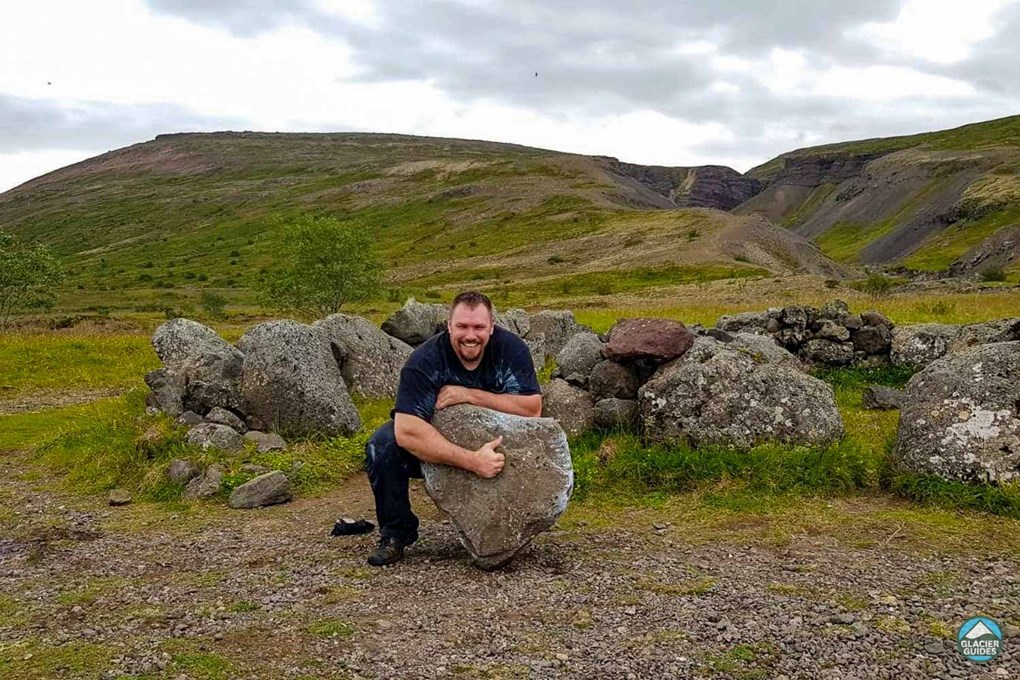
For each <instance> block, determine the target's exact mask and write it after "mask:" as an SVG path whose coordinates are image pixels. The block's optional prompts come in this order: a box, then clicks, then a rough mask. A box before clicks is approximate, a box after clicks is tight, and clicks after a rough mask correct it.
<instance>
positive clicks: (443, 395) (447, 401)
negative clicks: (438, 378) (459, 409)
mask: <svg viewBox="0 0 1020 680" xmlns="http://www.w3.org/2000/svg"><path fill="white" fill-rule="evenodd" d="M473 391H474V390H472V389H470V388H468V387H461V386H460V385H443V387H442V388H440V390H439V396H438V397H436V410H439V409H444V408H446V407H447V406H456V405H457V404H472V403H474V402H472V401H471V393H472V392H473Z"/></svg>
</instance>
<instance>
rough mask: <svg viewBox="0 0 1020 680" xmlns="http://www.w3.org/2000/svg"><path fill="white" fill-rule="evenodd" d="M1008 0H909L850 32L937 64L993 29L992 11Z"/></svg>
mask: <svg viewBox="0 0 1020 680" xmlns="http://www.w3.org/2000/svg"><path fill="white" fill-rule="evenodd" d="M1009 3H1010V0H966V2H961V1H960V0H910V1H909V2H907V3H906V4H905V5H904V6H903V9H902V10H900V15H899V16H898V17H896V19H895V20H893V21H889V22H884V23H867V24H864V25H863V26H861V27H858V28H855V29H852V30H851V31H850V35H853V36H855V37H860V38H863V39H864V40H866V41H868V42H870V43H871V44H872V45H874V46H875V47H876V48H878V49H880V50H885V51H888V52H894V53H899V54H903V55H906V56H909V57H917V58H920V59H925V60H927V61H930V62H933V63H936V64H952V63H955V62H958V61H961V60H963V59H966V58H967V57H968V56H970V54H971V50H972V48H973V47H974V45H976V44H977V43H979V42H981V41H982V40H986V39H988V38H990V37H992V36H993V35H995V33H996V28H995V23H994V19H995V15H996V14H998V12H999V11H1001V10H1002V9H1003V8H1004V7H1006V6H1007V5H1008V4H1009Z"/></svg>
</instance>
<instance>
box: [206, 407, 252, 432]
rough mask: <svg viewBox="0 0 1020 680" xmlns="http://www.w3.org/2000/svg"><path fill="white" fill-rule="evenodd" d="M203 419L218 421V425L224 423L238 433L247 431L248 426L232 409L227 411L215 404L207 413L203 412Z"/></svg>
mask: <svg viewBox="0 0 1020 680" xmlns="http://www.w3.org/2000/svg"><path fill="white" fill-rule="evenodd" d="M205 420H206V422H208V423H218V424H220V425H226V426H227V427H229V428H232V429H234V430H236V431H237V432H239V433H240V434H244V433H245V432H247V431H248V426H247V425H245V424H244V421H243V420H241V419H240V418H239V417H238V416H237V414H236V413H234V412H233V411H228V410H227V409H225V408H222V407H220V406H216V407H215V408H213V409H212V410H210V411H209V413H207V414H205Z"/></svg>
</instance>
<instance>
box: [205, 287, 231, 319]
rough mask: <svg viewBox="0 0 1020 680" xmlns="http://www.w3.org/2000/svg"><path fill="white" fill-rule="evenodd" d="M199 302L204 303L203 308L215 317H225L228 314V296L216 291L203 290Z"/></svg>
mask: <svg viewBox="0 0 1020 680" xmlns="http://www.w3.org/2000/svg"><path fill="white" fill-rule="evenodd" d="M198 304H200V305H202V309H203V310H204V311H205V313H206V314H208V315H209V316H211V317H212V318H214V319H224V318H226V316H227V312H226V307H227V298H225V297H223V296H222V295H220V294H219V293H217V292H216V291H212V290H204V291H202V296H201V297H200V298H199V301H198Z"/></svg>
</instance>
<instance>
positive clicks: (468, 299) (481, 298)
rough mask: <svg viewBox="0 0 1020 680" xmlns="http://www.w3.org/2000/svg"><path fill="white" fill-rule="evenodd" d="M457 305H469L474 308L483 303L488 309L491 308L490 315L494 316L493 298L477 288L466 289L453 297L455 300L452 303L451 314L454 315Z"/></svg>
mask: <svg viewBox="0 0 1020 680" xmlns="http://www.w3.org/2000/svg"><path fill="white" fill-rule="evenodd" d="M457 305H467V306H468V307H469V308H470V309H474V308H475V307H477V306H478V305H483V306H484V307H485V308H486V309H487V310H489V316H494V313H493V311H492V300H490V299H489V298H488V296H487V295H485V294H484V293H479V292H478V291H476V290H466V291H464V292H463V293H459V294H458V295H457V297H455V298H453V302H451V303H450V316H453V310H454V309H456V308H457Z"/></svg>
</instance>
